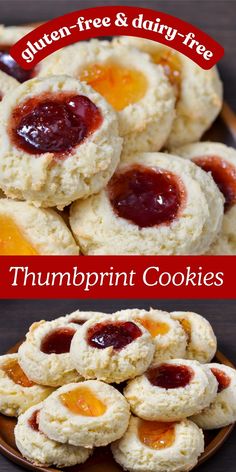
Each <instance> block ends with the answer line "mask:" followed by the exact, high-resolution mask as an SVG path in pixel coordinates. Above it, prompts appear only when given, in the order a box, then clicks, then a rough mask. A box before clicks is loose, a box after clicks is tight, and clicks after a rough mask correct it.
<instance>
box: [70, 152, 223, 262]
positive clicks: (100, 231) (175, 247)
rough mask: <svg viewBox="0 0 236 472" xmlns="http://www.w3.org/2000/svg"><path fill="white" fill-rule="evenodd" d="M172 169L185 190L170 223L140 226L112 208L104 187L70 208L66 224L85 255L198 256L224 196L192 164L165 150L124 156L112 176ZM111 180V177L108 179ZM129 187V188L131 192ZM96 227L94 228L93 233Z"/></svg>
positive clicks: (213, 231)
mask: <svg viewBox="0 0 236 472" xmlns="http://www.w3.org/2000/svg"><path fill="white" fill-rule="evenodd" d="M140 166H141V169H142V172H143V171H145V169H147V170H150V169H151V170H153V169H154V171H155V170H157V171H158V172H167V174H169V173H171V175H173V176H174V178H175V179H177V182H178V185H179V186H180V188H181V194H182V193H184V195H183V197H181V198H182V201H181V205H180V208H179V212H178V214H177V217H176V218H175V219H174V220H172V221H171V222H170V223H169V224H165V223H162V224H158V225H155V226H151V227H142V228H140V227H139V226H138V225H137V224H135V223H133V222H132V221H129V220H128V219H125V218H122V217H119V216H118V215H117V214H116V213H115V211H114V210H113V207H112V204H111V201H110V197H109V192H108V189H109V186H108V187H107V189H105V190H102V191H101V192H100V193H98V194H97V195H94V196H91V197H89V198H88V199H86V200H84V201H77V202H75V203H74V204H73V205H72V207H71V213H70V224H71V228H72V231H73V233H74V236H75V238H76V240H77V241H78V243H79V244H80V247H81V249H82V252H83V253H84V254H143V255H150V254H202V253H204V252H206V250H207V249H208V248H209V247H210V245H211V243H212V242H213V241H214V239H215V238H216V237H217V235H218V233H219V231H220V228H221V224H222V218H223V197H222V195H221V193H220V191H219V190H218V188H217V186H216V184H215V182H214V181H213V179H212V178H211V176H209V175H208V174H207V173H206V172H204V171H203V170H202V169H200V168H199V167H198V166H196V165H195V164H193V163H191V162H189V161H187V160H183V159H182V158H180V157H178V156H170V155H169V154H164V153H140V154H134V155H129V156H128V155H127V156H126V157H125V158H124V159H123V162H122V163H121V164H120V166H119V168H118V170H117V172H116V173H115V175H114V177H113V178H114V179H115V178H116V176H118V178H120V179H121V177H120V176H122V173H124V172H126V171H127V170H129V169H140ZM112 181H113V179H112V180H111V182H112ZM131 191H132V190H131ZM94 228H96V231H94Z"/></svg>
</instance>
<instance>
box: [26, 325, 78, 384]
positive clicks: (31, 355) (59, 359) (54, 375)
mask: <svg viewBox="0 0 236 472" xmlns="http://www.w3.org/2000/svg"><path fill="white" fill-rule="evenodd" d="M78 329H80V327H79V326H78V325H76V324H73V323H70V322H69V321H66V320H65V319H64V318H63V317H62V318H58V319H56V320H53V321H39V322H37V323H33V324H32V326H31V327H30V329H29V332H28V333H27V335H26V341H25V342H24V343H23V344H22V345H21V346H20V348H19V362H20V365H21V367H22V369H23V370H24V371H25V372H26V373H27V375H28V376H29V377H30V378H31V379H32V380H34V382H36V383H38V384H42V385H49V386H52V387H59V386H61V385H64V384H68V383H70V382H77V381H79V380H81V376H80V375H79V374H78V372H76V370H75V369H74V366H73V363H72V360H71V358H70V353H69V349H70V342H71V336H73V335H74V333H76V331H77V330H78ZM61 331H62V332H65V331H66V332H69V340H68V342H66V345H65V349H63V350H64V351H65V352H62V353H60V354H59V353H57V352H58V347H60V344H61V343H63V339H62V337H61V338H60V339H59V341H58V344H59V346H58V345H57V346H56V347H55V341H54V340H52V341H51V342H50V343H48V344H50V349H51V351H52V353H50V354H48V353H46V352H43V351H42V349H44V348H43V347H42V346H43V343H44V342H45V340H46V339H48V336H50V335H54V333H55V332H59V335H60V333H61ZM62 334H63V333H62ZM56 343H57V341H56ZM44 350H45V349H44Z"/></svg>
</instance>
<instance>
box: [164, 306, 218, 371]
mask: <svg viewBox="0 0 236 472" xmlns="http://www.w3.org/2000/svg"><path fill="white" fill-rule="evenodd" d="M171 316H172V318H174V319H175V320H178V321H179V322H180V323H181V326H182V327H183V329H184V330H185V332H186V334H187V338H188V340H187V351H186V358H187V359H192V360H195V361H199V362H201V363H203V364H204V363H207V362H210V361H211V360H212V359H213V357H214V355H215V353H216V349H217V339H216V336H215V333H214V331H213V329H212V326H211V325H210V323H209V321H208V320H206V318H204V317H203V316H201V315H199V314H198V313H193V312H191V311H174V312H172V313H171Z"/></svg>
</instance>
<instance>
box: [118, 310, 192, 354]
mask: <svg viewBox="0 0 236 472" xmlns="http://www.w3.org/2000/svg"><path fill="white" fill-rule="evenodd" d="M118 313H120V314H122V313H124V314H127V315H128V316H130V317H131V318H132V319H133V320H134V321H138V322H139V323H141V325H142V326H144V328H146V329H147V330H148V331H149V333H150V334H151V336H152V338H153V341H154V345H155V354H154V358H153V362H161V361H164V360H168V359H174V358H183V357H185V354H186V347H187V334H186V333H185V331H184V329H183V328H182V326H181V325H180V323H178V321H175V320H173V319H172V318H171V316H170V314H169V313H167V312H166V311H162V310H156V309H153V308H150V310H149V311H147V310H139V309H132V310H130V309H127V310H121V311H120V312H118Z"/></svg>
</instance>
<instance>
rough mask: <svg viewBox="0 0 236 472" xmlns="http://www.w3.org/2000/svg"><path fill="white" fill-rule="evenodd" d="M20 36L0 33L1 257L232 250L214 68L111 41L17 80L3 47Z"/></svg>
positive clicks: (234, 203) (46, 63) (231, 210)
mask: <svg viewBox="0 0 236 472" xmlns="http://www.w3.org/2000/svg"><path fill="white" fill-rule="evenodd" d="M30 29H32V26H31V27H3V26H2V27H1V28H0V97H1V103H0V140H1V151H0V189H1V198H0V225H1V234H0V254H2V255H16V254H22V255H27V254H28V255H38V254H57V255H79V254H83V255H97V254H100V255H101V254H105V255H107V254H116V255H120V254H127V255H129V254H131V255H133V254H134V255H135V254H137V255H140V254H141V255H150V254H151V255H157V254H160V255H161V254H164V255H176V254H180V255H181V254H190V255H197V254H236V239H235V221H236V150H235V149H234V147H235V135H236V119H235V116H234V114H233V112H231V110H230V109H229V108H228V107H227V105H224V106H223V98H222V97H223V84H222V81H221V79H220V76H219V73H218V70H217V68H216V67H214V68H212V69H210V70H207V71H206V70H203V69H201V68H200V67H199V66H197V65H196V64H195V63H193V62H192V61H191V60H190V59H188V58H186V57H185V56H184V55H182V54H180V53H179V52H177V51H175V50H173V49H171V48H168V47H165V46H163V45H161V44H159V43H156V42H152V41H149V40H144V39H142V38H133V37H117V38H111V39H110V40H97V39H92V40H91V41H87V42H86V41H85V42H78V43H76V44H73V45H70V46H68V47H66V48H62V49H60V50H59V51H56V52H55V53H53V54H51V55H50V56H48V57H47V58H46V59H44V60H43V61H41V62H40V63H39V64H38V65H37V66H36V68H35V69H34V70H31V71H27V72H26V71H23V70H21V69H20V67H19V66H18V65H17V64H16V63H15V62H14V61H13V59H12V58H11V56H10V55H9V48H10V46H11V45H12V44H13V43H14V42H16V41H17V40H18V39H19V38H20V37H22V36H24V35H25V34H26V33H28V32H29V31H30ZM220 114H221V115H220ZM94 228H96V231H94Z"/></svg>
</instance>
